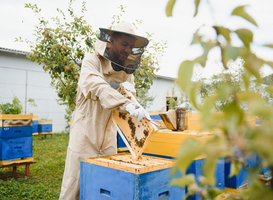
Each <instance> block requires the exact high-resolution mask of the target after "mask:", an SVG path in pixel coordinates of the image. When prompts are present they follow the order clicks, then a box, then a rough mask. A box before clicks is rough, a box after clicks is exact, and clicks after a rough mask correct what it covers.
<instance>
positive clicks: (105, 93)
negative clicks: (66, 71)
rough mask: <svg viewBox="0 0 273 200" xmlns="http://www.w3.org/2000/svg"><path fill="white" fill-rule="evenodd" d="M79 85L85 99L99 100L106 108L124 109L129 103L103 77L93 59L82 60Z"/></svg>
mask: <svg viewBox="0 0 273 200" xmlns="http://www.w3.org/2000/svg"><path fill="white" fill-rule="evenodd" d="M79 87H80V88H81V91H82V93H83V95H84V96H85V98H86V99H92V100H93V101H100V104H101V106H102V107H103V108H105V109H108V110H113V109H119V110H125V106H126V105H127V104H128V103H131V101H130V100H129V99H127V98H126V97H124V96H123V95H121V94H120V93H119V92H118V91H116V90H115V89H114V88H112V87H111V86H110V85H109V84H108V83H107V82H106V81H105V80H104V79H103V77H102V75H101V73H100V72H99V66H98V65H97V64H96V61H94V59H87V58H85V59H84V60H83V62H82V69H81V75H80V79H79Z"/></svg>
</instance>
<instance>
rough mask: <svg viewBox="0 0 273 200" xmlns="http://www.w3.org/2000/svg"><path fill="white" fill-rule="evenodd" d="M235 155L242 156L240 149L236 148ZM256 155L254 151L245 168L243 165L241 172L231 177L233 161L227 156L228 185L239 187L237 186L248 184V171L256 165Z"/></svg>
mask: <svg viewBox="0 0 273 200" xmlns="http://www.w3.org/2000/svg"><path fill="white" fill-rule="evenodd" d="M234 155H235V156H238V157H239V156H240V155H239V151H238V150H234ZM256 156H257V155H256V154H254V153H253V154H252V155H251V156H249V157H247V158H246V166H245V168H244V167H242V168H241V170H240V172H239V174H237V175H235V176H232V177H229V174H230V167H231V162H230V160H229V158H226V161H225V185H226V187H229V188H235V189H237V188H239V187H242V186H244V185H246V184H247V182H246V179H247V175H248V172H249V170H250V169H251V168H252V167H254V166H255V165H256V164H257V157H256Z"/></svg>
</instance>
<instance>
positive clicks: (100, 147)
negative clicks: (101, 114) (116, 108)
mask: <svg viewBox="0 0 273 200" xmlns="http://www.w3.org/2000/svg"><path fill="white" fill-rule="evenodd" d="M111 117H112V111H111V113H110V116H109V118H108V120H107V123H106V126H105V130H104V134H103V139H102V143H101V146H100V151H101V149H102V146H103V143H104V139H105V133H106V130H107V127H108V123H109V121H110V119H111Z"/></svg>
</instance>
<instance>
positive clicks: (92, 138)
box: [60, 22, 150, 200]
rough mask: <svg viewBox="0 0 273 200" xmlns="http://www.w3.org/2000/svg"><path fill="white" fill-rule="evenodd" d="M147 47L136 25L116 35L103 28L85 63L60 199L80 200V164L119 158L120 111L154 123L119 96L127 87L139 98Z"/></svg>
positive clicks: (120, 28) (119, 28) (122, 28)
mask: <svg viewBox="0 0 273 200" xmlns="http://www.w3.org/2000/svg"><path fill="white" fill-rule="evenodd" d="M147 45H148V40H147V39H146V38H144V37H141V36H137V35H135V31H134V27H133V26H132V25H131V24H130V23H127V22H122V23H119V24H118V25H117V26H116V27H115V28H114V29H113V30H110V29H104V28H100V39H99V40H98V41H97V42H96V43H95V53H93V54H88V55H86V56H85V58H84V59H83V62H82V67H81V73H80V78H79V82H78V90H77V98H76V108H75V111H74V113H73V117H72V120H71V125H70V140H69V145H68V148H67V156H66V163H65V170H64V175H63V181H62V187H61V194H60V199H65V200H69V199H73V200H74V199H79V184H80V161H83V159H84V158H88V157H95V156H101V155H109V154H116V153H117V139H116V134H117V130H116V128H115V127H114V125H113V122H112V120H111V117H112V111H113V110H114V109H118V110H120V111H121V112H126V111H127V112H129V114H130V115H132V116H135V117H138V119H139V120H140V119H142V118H143V117H144V116H145V117H147V118H149V119H150V116H149V114H148V112H147V111H146V110H145V109H144V108H143V107H141V106H138V105H136V104H134V103H133V102H132V101H131V100H129V99H127V98H126V97H124V96H123V95H121V94H120V93H119V91H117V89H118V87H119V86H120V84H122V86H123V87H124V88H125V89H127V90H130V91H131V92H133V93H135V92H136V91H135V88H134V76H133V73H134V71H135V70H136V69H138V68H139V67H140V61H141V56H142V54H143V52H144V48H145V47H146V46H147Z"/></svg>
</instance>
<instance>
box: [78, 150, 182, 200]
mask: <svg viewBox="0 0 273 200" xmlns="http://www.w3.org/2000/svg"><path fill="white" fill-rule="evenodd" d="M173 164H174V163H173V161H172V160H167V159H161V158H154V157H149V156H141V157H140V158H139V159H138V160H137V161H134V160H133V159H132V155H130V154H117V155H110V156H100V157H95V158H87V159H85V160H84V162H81V178H80V199H82V200H83V199H84V200H87V199H100V200H104V199H113V200H125V199H126V200H140V199H149V200H155V199H156V200H158V199H166V200H167V199H168V200H177V199H182V197H183V196H184V195H185V189H184V188H179V187H178V186H173V187H170V185H169V184H170V181H171V177H170V168H171V167H172V166H173ZM177 176H179V174H177Z"/></svg>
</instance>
